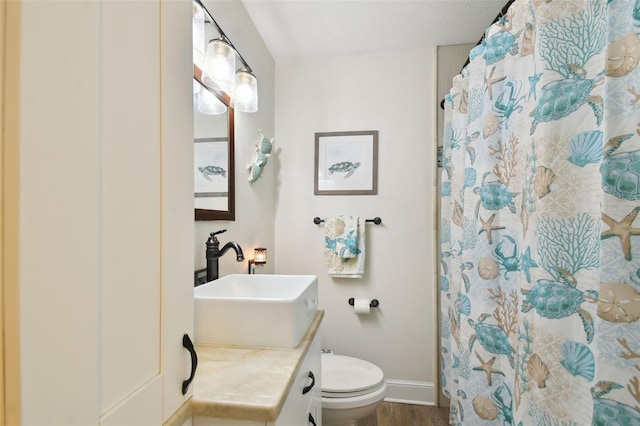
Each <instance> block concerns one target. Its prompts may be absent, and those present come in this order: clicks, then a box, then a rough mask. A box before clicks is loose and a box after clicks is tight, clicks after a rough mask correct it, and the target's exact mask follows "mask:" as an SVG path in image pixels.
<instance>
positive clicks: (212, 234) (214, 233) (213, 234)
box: [209, 229, 227, 237]
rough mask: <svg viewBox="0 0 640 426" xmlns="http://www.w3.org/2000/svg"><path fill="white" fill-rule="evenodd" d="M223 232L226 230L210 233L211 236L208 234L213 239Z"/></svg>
mask: <svg viewBox="0 0 640 426" xmlns="http://www.w3.org/2000/svg"><path fill="white" fill-rule="evenodd" d="M223 232H227V230H226V229H221V230H219V231H215V232H212V233H211V234H209V235H211V236H212V237H213V236H215V235H218V234H222V233H223Z"/></svg>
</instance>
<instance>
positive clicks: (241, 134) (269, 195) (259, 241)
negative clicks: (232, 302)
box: [194, 0, 281, 276]
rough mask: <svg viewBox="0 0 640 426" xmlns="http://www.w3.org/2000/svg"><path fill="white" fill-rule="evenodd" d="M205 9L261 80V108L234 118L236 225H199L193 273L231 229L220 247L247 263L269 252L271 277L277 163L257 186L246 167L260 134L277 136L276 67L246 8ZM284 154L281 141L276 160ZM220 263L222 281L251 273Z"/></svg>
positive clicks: (211, 3)
mask: <svg viewBox="0 0 640 426" xmlns="http://www.w3.org/2000/svg"><path fill="white" fill-rule="evenodd" d="M203 3H204V5H205V6H206V7H207V9H208V10H209V12H210V13H211V15H212V16H213V17H214V19H215V20H216V21H217V22H218V24H219V25H220V27H221V28H222V30H223V31H224V32H225V33H226V34H227V36H228V37H229V39H230V40H231V42H232V43H233V44H234V45H235V47H236V48H237V49H238V50H239V51H240V53H241V54H242V56H243V57H244V58H245V59H246V60H247V62H248V63H249V65H250V66H251V68H252V70H253V71H254V74H255V75H256V77H257V79H258V90H259V93H258V103H259V104H258V112H256V113H251V114H248V113H242V112H236V113H235V123H236V132H235V146H236V149H235V155H236V163H235V167H236V173H235V181H236V220H235V221H205V222H196V223H195V241H194V256H195V258H194V270H195V269H200V268H204V267H205V266H206V261H205V242H206V241H207V237H208V235H209V233H210V232H212V231H216V230H219V229H226V230H227V232H226V233H224V234H222V235H220V236H219V237H218V238H219V240H220V243H221V245H222V244H224V243H226V242H227V241H236V242H237V243H238V244H240V246H241V247H242V249H243V250H244V252H245V258H247V259H250V258H252V257H253V249H254V248H255V247H266V248H267V250H268V256H269V263H268V264H267V265H266V266H265V267H264V268H263V269H262V270H261V272H265V273H272V272H273V270H274V269H273V264H274V262H273V261H274V259H275V255H276V254H275V250H274V231H273V221H274V209H273V205H274V203H275V187H276V185H277V182H276V180H275V176H276V170H275V167H276V166H275V164H276V161H275V160H274V158H273V157H272V158H271V159H269V162H268V164H267V166H266V167H265V169H264V172H263V174H262V177H261V178H260V179H259V180H258V181H257V182H256V183H255V184H250V183H249V182H248V181H247V178H248V177H249V174H248V172H247V170H246V166H247V165H248V164H250V163H251V161H253V159H254V142H255V140H256V139H257V137H258V130H261V131H262V133H263V134H264V135H265V136H266V137H268V138H271V137H273V136H274V125H273V120H274V119H273V117H274V106H273V102H274V84H273V81H274V62H273V59H272V58H271V55H270V54H269V51H268V50H267V48H266V46H265V45H264V42H263V41H262V38H260V35H259V34H258V32H257V30H256V29H255V27H254V25H253V22H252V21H251V20H250V19H249V16H248V15H247V12H246V10H245V9H244V6H243V5H242V3H241V2H239V1H224V0H204V1H203ZM280 149H281V148H280V146H279V141H278V140H277V139H276V141H275V144H274V151H275V154H274V156H275V157H276V158H277V156H278V152H279V151H280ZM219 263H220V276H223V275H228V274H231V273H240V274H242V273H246V271H247V261H244V262H241V263H238V262H236V260H235V255H234V254H233V253H228V254H227V255H225V256H224V257H222V258H220V260H219Z"/></svg>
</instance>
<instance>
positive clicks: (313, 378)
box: [302, 371, 316, 395]
mask: <svg viewBox="0 0 640 426" xmlns="http://www.w3.org/2000/svg"><path fill="white" fill-rule="evenodd" d="M309 378H310V379H311V384H310V385H309V386H305V387H304V388H302V394H303V395H306V394H307V393H309V391H310V390H311V389H313V386H315V384H316V377H315V376H314V375H313V373H312V372H311V371H309Z"/></svg>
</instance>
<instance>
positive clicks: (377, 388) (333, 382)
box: [321, 353, 387, 426]
mask: <svg viewBox="0 0 640 426" xmlns="http://www.w3.org/2000/svg"><path fill="white" fill-rule="evenodd" d="M321 365H322V424H323V425H324V426H338V425H340V426H356V425H357V424H358V420H360V419H363V418H365V417H367V416H369V415H370V414H373V413H374V412H375V411H376V408H377V407H378V405H380V404H381V403H382V400H383V399H384V397H385V395H386V394H387V382H386V381H385V379H384V374H383V373H382V370H381V369H380V368H379V367H378V366H377V365H374V364H372V363H370V362H367V361H364V360H361V359H358V358H352V357H349V356H344V355H334V354H331V353H323V354H322V355H321Z"/></svg>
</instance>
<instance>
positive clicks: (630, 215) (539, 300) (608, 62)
mask: <svg viewBox="0 0 640 426" xmlns="http://www.w3.org/2000/svg"><path fill="white" fill-rule="evenodd" d="M469 58H470V62H469V64H468V65H467V66H466V67H465V68H464V69H463V70H462V72H461V74H460V75H458V76H456V77H455V78H454V81H453V88H452V89H451V91H450V93H449V94H448V95H447V97H446V102H445V130H444V147H443V151H444V156H443V168H442V186H441V222H440V241H441V251H440V258H441V280H440V293H441V297H440V299H441V307H442V308H441V321H440V323H441V337H442V339H441V341H442V345H441V347H440V357H441V363H440V364H441V384H442V387H443V392H444V393H445V394H446V395H447V396H449V397H450V399H451V411H450V413H451V417H450V420H451V423H452V424H454V425H458V424H462V425H475V424H483V425H523V426H524V425H554V426H555V425H591V424H592V425H640V219H637V216H638V213H640V67H638V62H639V61H640V0H562V1H560V0H516V2H514V3H513V4H512V6H511V7H510V8H509V10H508V12H507V13H506V15H505V16H503V17H501V19H499V20H498V21H497V22H496V23H495V24H493V25H491V26H490V27H489V28H488V29H487V31H486V33H485V37H484V39H483V42H482V43H481V44H480V45H478V46H477V47H475V48H474V49H473V50H472V51H471V52H470V55H469ZM636 219H637V220H636Z"/></svg>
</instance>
